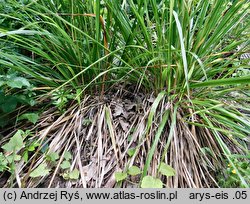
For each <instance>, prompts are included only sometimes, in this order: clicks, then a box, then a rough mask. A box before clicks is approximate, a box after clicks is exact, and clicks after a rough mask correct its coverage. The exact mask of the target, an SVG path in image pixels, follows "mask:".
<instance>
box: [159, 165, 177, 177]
mask: <svg viewBox="0 0 250 204" xmlns="http://www.w3.org/2000/svg"><path fill="white" fill-rule="evenodd" d="M159 172H160V173H162V174H163V175H165V176H175V170H174V169H173V168H172V167H171V166H169V165H167V164H165V163H163V162H162V163H161V164H160V168H159Z"/></svg>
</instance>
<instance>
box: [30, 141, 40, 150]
mask: <svg viewBox="0 0 250 204" xmlns="http://www.w3.org/2000/svg"><path fill="white" fill-rule="evenodd" d="M38 146H39V143H37V142H33V143H32V144H31V145H30V146H29V147H28V151H29V152H33V151H35V149H36V147H38Z"/></svg>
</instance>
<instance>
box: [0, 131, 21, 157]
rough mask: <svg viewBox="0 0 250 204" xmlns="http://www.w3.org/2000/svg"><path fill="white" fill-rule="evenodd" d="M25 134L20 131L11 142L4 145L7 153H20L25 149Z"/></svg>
mask: <svg viewBox="0 0 250 204" xmlns="http://www.w3.org/2000/svg"><path fill="white" fill-rule="evenodd" d="M23 134H24V132H23V131H22V130H18V131H17V132H16V133H15V135H14V136H13V137H12V138H11V139H10V141H9V142H8V143H7V144H5V145H3V146H2V148H3V149H4V150H5V151H6V152H12V151H15V152H16V151H19V150H20V149H21V148H23V147H24V143H23V137H22V135H23Z"/></svg>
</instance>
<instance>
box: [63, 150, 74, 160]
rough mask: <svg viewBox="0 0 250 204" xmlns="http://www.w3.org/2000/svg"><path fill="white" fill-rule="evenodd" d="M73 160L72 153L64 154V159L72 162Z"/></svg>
mask: <svg viewBox="0 0 250 204" xmlns="http://www.w3.org/2000/svg"><path fill="white" fill-rule="evenodd" d="M71 158H72V155H71V153H70V152H69V151H66V152H65V153H64V159H65V160H70V159H71Z"/></svg>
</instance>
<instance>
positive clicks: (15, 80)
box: [6, 77, 30, 89]
mask: <svg viewBox="0 0 250 204" xmlns="http://www.w3.org/2000/svg"><path fill="white" fill-rule="evenodd" d="M6 84H7V85H8V86H9V87H11V88H19V89H20V88H22V87H23V86H26V87H29V86H30V83H29V82H28V80H27V79H25V78H23V77H11V79H10V80H8V81H7V83H6Z"/></svg>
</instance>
